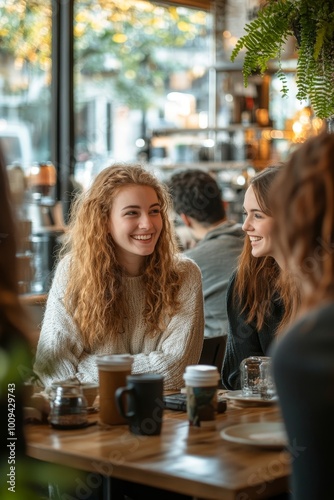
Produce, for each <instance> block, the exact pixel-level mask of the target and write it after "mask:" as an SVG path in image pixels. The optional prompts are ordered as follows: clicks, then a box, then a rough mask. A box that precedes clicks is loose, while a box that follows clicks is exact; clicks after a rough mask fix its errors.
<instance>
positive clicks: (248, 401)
mask: <svg viewBox="0 0 334 500" xmlns="http://www.w3.org/2000/svg"><path fill="white" fill-rule="evenodd" d="M225 397H226V398H228V399H231V400H233V401H237V402H238V403H242V404H244V405H247V406H259V405H265V406H267V405H272V404H275V403H277V401H278V398H277V396H274V397H273V398H272V399H262V398H257V397H251V396H243V395H242V391H229V392H227V393H226V394H225Z"/></svg>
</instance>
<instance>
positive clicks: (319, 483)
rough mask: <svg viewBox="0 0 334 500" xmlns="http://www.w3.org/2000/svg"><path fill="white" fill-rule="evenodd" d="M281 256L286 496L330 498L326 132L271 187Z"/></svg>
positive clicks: (332, 160) (331, 300)
mask: <svg viewBox="0 0 334 500" xmlns="http://www.w3.org/2000/svg"><path fill="white" fill-rule="evenodd" d="M271 197H272V206H273V213H274V217H275V220H276V221H277V227H278V230H277V238H278V243H279V246H280V250H281V253H282V256H283V257H284V262H285V265H286V266H287V268H288V269H289V271H290V272H291V273H292V274H293V275H294V276H295V277H296V279H297V280H298V281H299V284H300V285H299V286H300V290H301V305H300V309H299V311H298V317H297V319H296V321H295V322H294V323H293V324H292V325H291V326H290V327H289V329H288V330H286V331H285V334H284V336H282V339H280V341H279V342H278V344H277V346H275V347H276V350H274V351H273V366H274V376H275V382H276V386H277V392H278V396H279V402H280V405H281V409H282V414H283V418H284V421H285V425H286V429H287V432H288V437H289V441H290V449H291V450H292V453H293V460H292V494H293V499H294V500H314V499H315V498H319V499H320V498H324V499H325V498H332V497H333V493H332V490H333V470H334V455H333V449H334V431H333V414H334V327H333V325H334V135H333V134H327V133H326V132H323V133H321V134H320V135H318V136H316V137H313V138H312V139H309V140H308V141H306V142H305V143H304V144H303V145H302V146H300V147H299V148H298V149H297V150H296V151H295V152H294V153H293V154H292V156H291V158H290V160H289V162H288V164H287V166H286V168H285V169H284V170H283V171H282V173H281V174H280V175H279V176H278V178H277V182H275V184H274V186H273V190H272V193H271Z"/></svg>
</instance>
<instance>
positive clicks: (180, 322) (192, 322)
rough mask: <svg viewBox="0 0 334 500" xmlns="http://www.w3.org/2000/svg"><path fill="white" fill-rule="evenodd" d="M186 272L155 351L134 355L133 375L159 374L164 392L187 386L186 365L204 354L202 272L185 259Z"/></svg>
mask: <svg viewBox="0 0 334 500" xmlns="http://www.w3.org/2000/svg"><path fill="white" fill-rule="evenodd" d="M183 262H184V265H185V266H186V272H185V274H184V280H183V283H182V287H181V290H180V292H179V301H180V304H181V308H180V310H179V311H178V313H177V314H175V315H174V316H173V317H172V318H171V320H170V322H169V324H168V326H167V328H166V330H165V332H163V334H161V337H160V340H159V342H158V344H157V347H156V349H155V350H154V351H152V352H149V353H147V354H144V353H141V354H136V355H134V364H133V370H132V371H133V373H147V372H154V373H160V374H162V375H163V376H164V388H165V390H170V389H179V388H181V387H182V386H184V381H183V374H184V371H185V368H186V366H187V365H191V364H196V363H198V360H199V358H200V355H201V351H202V347H203V337H204V308H203V292H202V278H201V272H200V270H199V268H198V266H197V264H195V263H194V262H193V261H191V260H190V259H184V261H183Z"/></svg>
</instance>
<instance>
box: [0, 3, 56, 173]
mask: <svg viewBox="0 0 334 500" xmlns="http://www.w3.org/2000/svg"><path fill="white" fill-rule="evenodd" d="M51 19H52V13H51V0H34V1H28V0H27V1H24V0H0V41H1V43H0V139H1V143H2V148H3V150H4V153H5V157H6V161H7V163H9V164H12V163H13V162H18V163H19V164H20V165H22V166H23V167H24V168H25V169H28V168H29V167H30V166H31V164H32V162H34V161H48V160H50V147H51V146H50V122H51V113H50V109H51V93H50V83H51Z"/></svg>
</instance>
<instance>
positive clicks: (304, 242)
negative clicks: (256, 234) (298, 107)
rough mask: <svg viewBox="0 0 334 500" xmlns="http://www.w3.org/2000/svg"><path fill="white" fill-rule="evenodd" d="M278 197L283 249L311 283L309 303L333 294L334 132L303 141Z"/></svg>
mask: <svg viewBox="0 0 334 500" xmlns="http://www.w3.org/2000/svg"><path fill="white" fill-rule="evenodd" d="M272 199H273V210H274V212H275V219H276V220H277V224H278V228H279V244H280V246H281V249H282V252H283V254H284V255H285V256H290V258H291V257H292V260H293V271H296V273H297V275H298V276H299V277H300V278H301V279H302V280H303V282H304V281H305V279H306V281H307V282H308V284H309V287H308V289H307V290H305V289H304V288H303V297H302V298H303V301H302V302H303V308H307V307H309V306H313V305H315V304H316V303H318V302H319V300H323V299H326V298H329V297H330V298H333V297H334V135H333V134H328V133H327V132H322V133H321V134H319V135H318V136H315V137H312V138H311V139H308V140H307V141H306V142H305V143H304V144H302V145H301V146H299V148H298V149H297V150H296V151H295V152H294V153H293V154H292V156H291V158H290V160H289V161H288V163H287V166H286V167H285V168H284V170H283V171H282V173H281V174H280V175H279V176H278V178H277V181H276V182H275V184H274V186H273V190H272ZM286 260H287V261H288V260H289V259H288V258H287V259H286Z"/></svg>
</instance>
